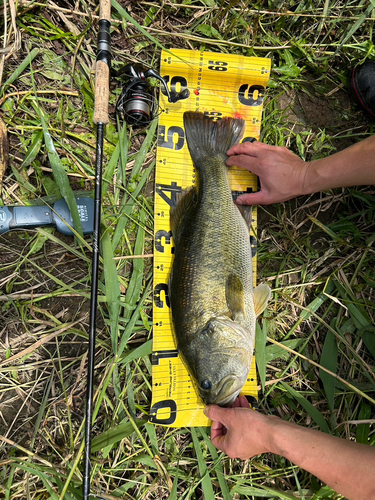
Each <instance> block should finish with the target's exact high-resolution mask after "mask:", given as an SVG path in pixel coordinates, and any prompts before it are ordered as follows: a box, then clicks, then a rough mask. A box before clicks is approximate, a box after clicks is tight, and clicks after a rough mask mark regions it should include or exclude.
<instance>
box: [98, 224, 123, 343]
mask: <svg viewBox="0 0 375 500" xmlns="http://www.w3.org/2000/svg"><path fill="white" fill-rule="evenodd" d="M101 244H102V254H103V266H104V279H105V295H106V298H107V306H108V312H109V324H110V328H111V340H112V349H113V352H114V353H116V352H117V341H118V322H119V317H120V308H121V303H120V295H121V291H120V283H119V279H118V274H117V268H116V261H115V260H113V248H112V242H111V239H110V236H109V232H108V231H104V233H103V236H102V241H101Z"/></svg>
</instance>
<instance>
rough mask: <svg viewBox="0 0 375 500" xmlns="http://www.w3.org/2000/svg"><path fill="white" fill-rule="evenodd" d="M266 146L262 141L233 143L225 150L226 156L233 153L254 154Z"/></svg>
mask: <svg viewBox="0 0 375 500" xmlns="http://www.w3.org/2000/svg"><path fill="white" fill-rule="evenodd" d="M265 148H267V144H264V143H263V142H258V141H255V142H242V143H241V144H235V145H234V146H232V147H231V148H230V149H228V151H227V156H233V155H249V156H256V155H257V152H258V151H260V150H263V149H265Z"/></svg>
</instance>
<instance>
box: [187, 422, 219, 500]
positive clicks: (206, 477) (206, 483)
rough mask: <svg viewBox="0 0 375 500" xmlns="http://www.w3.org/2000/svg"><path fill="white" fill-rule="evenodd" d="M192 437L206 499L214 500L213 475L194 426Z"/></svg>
mask: <svg viewBox="0 0 375 500" xmlns="http://www.w3.org/2000/svg"><path fill="white" fill-rule="evenodd" d="M190 432H191V437H192V438H193V444H194V449H195V453H196V455H197V460H198V468H199V473H200V477H201V479H202V489H203V494H204V498H205V500H214V499H215V494H214V490H213V488H212V482H211V477H210V474H209V472H208V469H207V462H206V459H205V458H204V456H203V453H202V447H201V443H200V441H199V439H198V435H197V431H196V429H195V428H194V427H191V428H190Z"/></svg>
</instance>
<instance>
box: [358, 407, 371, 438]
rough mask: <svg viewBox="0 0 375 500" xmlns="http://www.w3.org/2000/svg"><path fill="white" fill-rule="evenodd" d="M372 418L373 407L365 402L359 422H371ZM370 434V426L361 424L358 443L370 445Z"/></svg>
mask: <svg viewBox="0 0 375 500" xmlns="http://www.w3.org/2000/svg"><path fill="white" fill-rule="evenodd" d="M370 418H371V406H370V405H368V404H367V403H365V402H363V403H362V404H361V409H360V410H359V413H358V420H369V419H370ZM369 434H370V424H359V425H357V430H356V434H355V437H356V441H357V443H362V444H368V437H369Z"/></svg>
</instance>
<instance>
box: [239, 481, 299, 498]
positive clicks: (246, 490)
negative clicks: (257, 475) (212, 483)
mask: <svg viewBox="0 0 375 500" xmlns="http://www.w3.org/2000/svg"><path fill="white" fill-rule="evenodd" d="M231 493H232V494H233V493H238V494H239V495H246V496H247V497H249V496H253V497H255V498H272V499H275V498H280V499H282V500H295V499H296V497H295V496H294V495H293V494H289V493H286V492H285V491H280V490H276V489H273V488H268V487H267V486H261V485H259V486H258V487H256V486H248V485H245V484H238V485H236V486H235V487H234V488H232V489H231ZM241 498H242V497H241Z"/></svg>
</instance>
